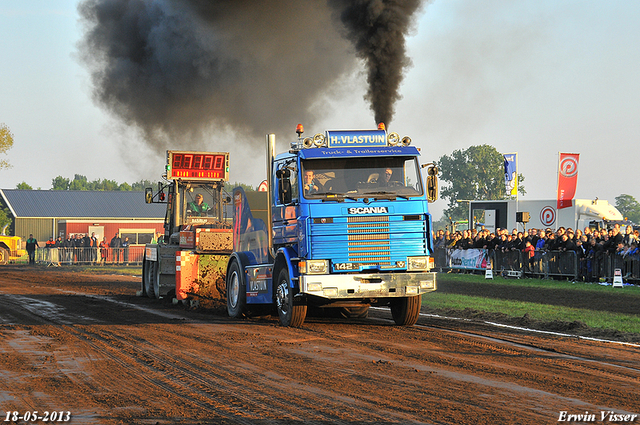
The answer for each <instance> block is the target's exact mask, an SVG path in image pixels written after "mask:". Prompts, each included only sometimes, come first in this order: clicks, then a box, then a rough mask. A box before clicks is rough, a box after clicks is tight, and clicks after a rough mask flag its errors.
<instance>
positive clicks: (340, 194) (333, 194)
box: [318, 192, 358, 202]
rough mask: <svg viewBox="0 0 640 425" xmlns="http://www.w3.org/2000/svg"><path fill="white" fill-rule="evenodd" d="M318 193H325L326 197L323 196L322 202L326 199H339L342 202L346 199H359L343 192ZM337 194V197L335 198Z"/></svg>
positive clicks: (323, 193)
mask: <svg viewBox="0 0 640 425" xmlns="http://www.w3.org/2000/svg"><path fill="white" fill-rule="evenodd" d="M318 195H324V198H322V202H324V201H339V202H342V201H344V200H345V199H350V200H352V201H357V200H358V199H357V198H354V197H351V196H348V195H345V194H343V193H335V192H322V193H319V194H318ZM334 196H335V198H333V197H334Z"/></svg>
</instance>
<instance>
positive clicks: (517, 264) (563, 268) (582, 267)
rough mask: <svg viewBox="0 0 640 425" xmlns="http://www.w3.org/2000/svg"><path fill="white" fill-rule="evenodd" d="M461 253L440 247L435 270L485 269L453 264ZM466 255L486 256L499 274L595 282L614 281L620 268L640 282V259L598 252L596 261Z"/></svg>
mask: <svg viewBox="0 0 640 425" xmlns="http://www.w3.org/2000/svg"><path fill="white" fill-rule="evenodd" d="M460 251H461V250H452V249H445V248H437V249H436V250H435V251H434V254H433V256H434V259H435V265H436V268H438V269H440V270H484V269H481V268H477V267H476V268H474V267H465V266H461V265H459V264H457V263H456V262H453V261H451V259H452V258H454V257H459V256H460ZM466 251H467V253H466V256H467V257H469V256H472V255H474V253H473V252H472V251H476V252H477V253H475V255H477V256H482V255H485V256H487V257H488V258H489V259H490V262H491V268H492V269H493V271H494V272H497V273H503V274H505V273H509V272H520V273H521V274H522V275H525V276H532V277H540V278H544V279H547V278H566V279H572V280H584V281H587V282H596V281H599V280H600V279H605V280H607V281H611V280H613V276H614V273H615V270H616V269H620V270H621V272H622V276H623V277H624V279H625V280H627V281H633V282H640V256H639V255H634V256H626V257H623V256H621V255H618V254H613V253H609V252H598V253H596V255H595V256H593V258H591V257H578V256H577V255H576V253H575V252H574V251H535V253H534V256H533V257H532V258H525V255H524V253H523V252H522V251H518V250H514V251H504V252H503V251H494V250H482V249H472V250H466Z"/></svg>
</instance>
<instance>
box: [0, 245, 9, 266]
mask: <svg viewBox="0 0 640 425" xmlns="http://www.w3.org/2000/svg"><path fill="white" fill-rule="evenodd" d="M6 264H9V251H8V250H7V249H6V248H1V247H0V265H1V266H4V265H6Z"/></svg>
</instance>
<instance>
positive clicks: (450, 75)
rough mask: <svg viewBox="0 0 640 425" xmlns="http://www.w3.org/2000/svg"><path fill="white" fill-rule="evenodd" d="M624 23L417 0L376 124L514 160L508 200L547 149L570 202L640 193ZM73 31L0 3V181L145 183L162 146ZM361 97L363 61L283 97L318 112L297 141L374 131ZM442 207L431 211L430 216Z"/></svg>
mask: <svg viewBox="0 0 640 425" xmlns="http://www.w3.org/2000/svg"><path fill="white" fill-rule="evenodd" d="M638 22H640V2H636V1H615V0H613V1H609V2H601V1H599V2H596V1H589V0H581V1H557V0H555V1H544V0H542V1H541V0H538V1H528V0H513V1H509V0H488V1H482V2H478V1H474V0H447V1H443V0H434V1H432V2H429V3H427V4H426V5H425V6H424V7H423V8H421V9H420V10H419V11H418V12H417V15H416V16H415V21H414V25H413V27H412V29H411V31H410V35H409V36H408V37H407V39H406V43H407V54H408V56H409V57H410V59H411V62H412V64H411V66H410V67H409V68H408V69H407V71H406V73H405V76H404V80H403V81H402V84H401V86H400V95H401V99H399V100H398V101H397V102H396V104H395V115H394V118H393V121H392V122H391V123H390V124H389V128H390V130H391V131H396V132H398V133H399V134H400V136H401V137H402V136H405V135H408V136H410V137H411V138H412V140H413V144H414V145H415V146H417V147H418V148H420V150H421V154H422V162H424V163H427V162H432V161H437V160H438V159H439V158H440V157H442V156H443V155H450V154H451V153H452V152H453V151H454V150H458V149H463V150H464V149H467V148H468V147H470V146H474V145H482V144H488V145H491V146H494V147H495V148H496V149H497V150H498V151H500V152H504V153H506V152H517V153H518V166H519V170H518V171H519V173H521V174H523V175H524V176H525V182H524V186H525V189H526V191H527V193H526V195H524V196H520V199H532V200H534V199H554V198H555V196H556V186H557V169H558V153H559V152H571V153H579V154H580V165H579V173H578V186H577V190H576V198H586V199H592V198H595V197H598V198H599V199H606V200H609V202H611V203H615V197H617V196H619V195H621V194H628V195H631V196H633V197H634V198H636V199H637V200H640V185H639V184H638V181H639V180H640V179H638V164H639V159H640V143H639V142H640V123H639V121H640V78H639V77H638V70H639V69H640V49H638V47H637V40H640V25H638ZM83 34H84V33H83V24H82V21H81V20H80V14H79V12H78V1H71V0H46V1H45V0H19V1H18V0H0V40H2V42H1V43H0V60H1V63H2V66H1V67H0V123H4V124H6V125H7V126H8V127H9V128H10V129H11V131H12V133H13V135H14V146H13V148H12V149H11V150H9V151H8V154H7V155H3V158H2V159H7V160H8V161H9V162H10V163H11V164H12V166H13V167H12V168H11V169H5V170H0V188H3V189H13V188H15V187H16V185H17V184H19V183H21V182H26V183H27V184H29V185H30V186H32V187H33V188H35V189H37V188H41V189H50V188H51V182H52V180H53V179H54V178H56V177H57V176H62V177H65V178H69V179H73V177H74V175H75V174H80V175H84V176H86V177H87V178H88V179H89V180H90V181H92V180H96V179H108V180H115V181H117V182H118V183H123V182H128V183H133V182H136V181H139V180H143V179H144V180H151V181H158V180H159V179H160V175H161V174H162V171H163V167H164V162H165V158H164V154H163V151H162V150H161V149H152V148H151V147H150V145H149V144H148V143H145V141H144V140H143V139H142V136H141V135H140V133H139V132H138V131H136V130H135V129H133V128H131V127H130V126H128V125H127V123H125V122H123V120H122V119H121V118H118V117H117V116H115V115H113V114H112V113H111V112H109V111H108V110H107V109H106V108H105V107H104V106H103V105H101V104H100V103H98V102H96V101H95V100H94V96H93V93H94V89H93V85H92V79H91V74H90V71H89V69H87V66H86V63H83V61H82V60H81V59H80V52H79V47H78V45H79V43H80V41H81V40H82V38H83ZM287 59H289V58H287ZM318 60H322V58H318ZM291 61H292V62H294V63H291V66H292V67H295V66H296V63H295V60H291ZM366 91H367V85H366V76H365V75H364V67H362V68H354V69H350V70H349V71H348V72H344V73H342V74H341V75H340V78H338V79H336V80H335V81H334V82H333V83H332V85H331V87H328V88H326V89H325V90H323V91H322V93H321V96H318V97H316V98H313V99H305V98H304V97H303V96H300V98H293V99H286V100H287V101H290V102H300V105H301V107H304V106H306V105H309V104H314V105H320V107H318V108H317V109H316V110H317V112H316V114H314V115H313V121H311V122H302V124H304V125H305V130H306V132H307V133H306V134H315V133H318V132H323V131H325V130H327V129H362V128H373V127H374V126H375V123H374V120H373V114H372V111H371V109H370V106H369V104H368V102H367V101H366V100H365V99H364V95H365V93H366ZM223 107H224V105H223ZM258 113H259V112H258ZM309 117H310V115H308V114H306V115H305V118H307V119H309ZM295 124H296V122H293V121H291V122H290V123H289V122H283V123H279V124H278V125H277V126H276V127H277V128H278V129H282V128H285V129H286V127H288V126H290V127H291V129H290V133H286V132H284V131H281V132H280V133H277V134H276V136H277V138H278V141H279V147H280V148H281V149H282V148H285V147H286V146H287V145H288V143H289V142H290V141H292V140H293V139H294V138H295ZM270 131H272V129H271V128H265V131H264V134H266V133H268V132H270ZM211 132H212V134H211V135H210V137H209V138H207V140H205V141H203V142H202V145H203V146H204V148H206V150H210V151H229V152H230V153H231V180H232V181H237V182H242V183H246V184H250V185H254V186H257V185H258V184H259V183H260V181H261V180H263V179H264V178H265V174H264V173H265V168H266V167H265V164H264V163H265V160H264V155H265V151H266V149H265V148H264V147H263V141H264V137H261V138H259V140H257V141H256V142H255V143H250V144H246V143H244V142H243V140H245V139H246V138H247V137H254V136H253V135H251V136H249V135H248V134H241V133H242V132H243V130H241V129H233V128H229V127H225V128H221V129H220V130H219V131H217V130H215V129H214V130H211ZM169 143H170V142H169ZM165 147H166V146H165ZM183 147H184V146H183V143H180V142H178V141H176V148H183ZM167 148H171V147H167ZM163 149H164V148H163ZM446 206H447V205H446V201H444V200H439V201H436V202H435V203H434V204H432V212H433V214H434V218H435V219H439V218H440V216H441V214H442V210H443V209H444V208H446Z"/></svg>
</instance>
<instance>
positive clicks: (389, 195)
mask: <svg viewBox="0 0 640 425" xmlns="http://www.w3.org/2000/svg"><path fill="white" fill-rule="evenodd" d="M364 194H365V195H387V196H386V197H384V198H381V199H390V200H395V199H396V198H402V199H409V198H408V197H406V196H402V195H398V194H397V193H395V192H388V191H386V190H381V191H378V192H365V193H364ZM375 199H379V198H378V197H375Z"/></svg>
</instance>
